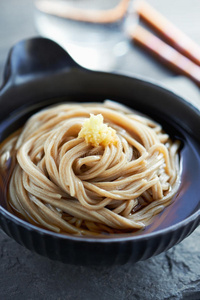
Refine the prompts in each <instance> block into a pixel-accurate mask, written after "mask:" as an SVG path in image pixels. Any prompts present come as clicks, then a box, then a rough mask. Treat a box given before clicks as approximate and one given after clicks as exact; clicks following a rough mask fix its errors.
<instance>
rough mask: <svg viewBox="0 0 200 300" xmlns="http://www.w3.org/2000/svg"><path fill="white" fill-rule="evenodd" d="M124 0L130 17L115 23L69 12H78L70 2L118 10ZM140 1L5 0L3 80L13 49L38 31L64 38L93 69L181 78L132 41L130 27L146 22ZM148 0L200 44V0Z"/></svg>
mask: <svg viewBox="0 0 200 300" xmlns="http://www.w3.org/2000/svg"><path fill="white" fill-rule="evenodd" d="M120 2H123V3H122V4H123V5H124V7H121V8H120V9H121V11H123V9H124V10H125V13H124V17H122V18H121V19H120V20H117V21H114V22H112V23H110V24H109V23H99V24H95V23H92V22H80V21H77V20H69V15H70V14H71V15H72V16H73V13H74V12H73V10H71V8H70V9H69V7H75V8H76V9H78V10H80V9H83V10H87V9H92V10H93V11H95V13H96V11H97V10H103V11H106V10H108V11H109V10H112V9H113V8H116V7H117V6H118V5H119V3H120ZM135 2H136V1H126V0H125V1H123V0H122V1H120V0H110V1H104V0H101V1H99V0H93V1H91V0H73V1H72V0H71V1H69V0H65V1H58V0H54V1H53V0H49V1H43V0H38V1H33V0H9V1H6V0H1V1H0V81H2V73H3V66H4V64H5V61H6V57H7V55H8V51H9V49H10V48H11V47H12V46H13V45H14V44H15V43H17V42H18V41H20V40H22V39H25V38H29V37H33V36H37V35H42V36H46V37H49V38H51V39H54V40H55V41H57V42H59V43H60V44H61V45H62V46H63V47H64V48H66V49H67V50H68V52H69V53H70V54H71V55H72V56H73V58H74V59H76V60H77V61H78V62H79V63H80V64H81V65H83V66H85V67H87V68H90V69H94V70H95V69H96V70H105V71H111V72H118V73H124V74H129V75H132V76H142V77H145V78H147V79H148V78H150V79H153V80H156V81H159V82H165V80H168V79H172V78H176V77H177V75H178V74H177V72H174V71H171V69H169V68H168V67H167V66H166V65H163V64H162V63H160V62H159V61H158V59H156V58H155V57H152V55H150V54H149V53H147V51H145V50H144V49H143V48H141V47H138V45H136V44H135V43H134V42H133V41H132V40H131V38H130V36H129V34H128V30H127V28H129V29H130V28H132V29H134V27H136V26H137V24H138V23H141V21H140V20H139V18H138V16H137V15H136V14H135V12H134V3H135ZM147 2H148V3H149V4H150V5H151V6H152V7H153V8H155V9H156V10H157V11H159V12H160V13H161V14H162V15H164V16H165V17H166V18H167V19H168V20H169V21H171V22H172V23H173V24H174V25H176V26H177V27H178V28H179V29H180V30H181V31H183V32H184V33H185V34H186V35H188V36H189V37H190V38H191V39H192V40H193V41H195V42H196V43H197V44H199V45H200V32H199V27H200V1H199V0H176V1H173V0H163V1H159V0H147ZM60 3H64V5H65V6H63V7H62V6H60ZM127 3H128V7H127V9H126V5H127ZM52 4H53V5H52ZM55 4H56V6H55ZM123 5H122V6H123ZM66 6H67V8H66ZM120 9H119V10H120ZM44 11H45V12H44ZM49 12H50V14H49ZM63 12H64V15H65V16H66V14H67V16H66V18H60V17H58V16H55V14H63ZM66 12H67V13H66ZM76 12H77V11H76ZM53 14H54V15H53ZM97 17H98V16H97ZM89 18H90V16H89ZM99 18H101V16H100V17H99ZM100 21H101V20H100Z"/></svg>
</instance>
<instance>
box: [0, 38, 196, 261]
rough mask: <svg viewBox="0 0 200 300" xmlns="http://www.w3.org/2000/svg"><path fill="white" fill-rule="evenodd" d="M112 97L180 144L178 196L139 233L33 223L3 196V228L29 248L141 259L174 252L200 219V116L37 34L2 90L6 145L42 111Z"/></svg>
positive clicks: (58, 255)
mask: <svg viewBox="0 0 200 300" xmlns="http://www.w3.org/2000/svg"><path fill="white" fill-rule="evenodd" d="M104 99H111V100H115V101H118V102H121V103H123V104H125V105H127V106H129V107H131V108H133V109H135V110H138V111H140V112H142V113H145V114H147V115H148V116H150V117H152V118H153V119H155V120H156V121H158V122H160V123H161V124H162V126H163V127H164V129H165V130H166V131H167V132H168V133H169V134H170V135H171V136H172V137H174V138H178V139H180V140H181V141H182V149H181V162H182V168H183V172H182V173H183V175H182V180H181V187H180V189H179V193H178V195H177V196H176V199H174V201H173V203H172V204H171V205H170V206H169V207H167V208H166V209H165V210H164V212H163V213H161V214H159V215H158V216H156V217H155V218H154V221H153V222H152V224H151V225H149V226H147V228H146V229H145V230H143V231H141V232H138V233H137V234H134V235H133V234H124V235H119V236H117V235H114V236H107V237H98V238H91V237H84V236H82V237H81V236H80V237H77V236H70V235H62V234H56V233H52V232H49V231H47V230H43V229H40V228H37V227H35V226H33V225H30V224H28V223H27V222H25V221H22V220H20V219H18V218H17V217H16V216H14V215H12V214H10V213H9V212H8V211H7V209H6V201H5V192H3V191H1V193H0V225H1V228H2V229H3V230H4V231H5V232H6V233H7V234H8V235H9V236H11V237H13V238H14V239H15V240H16V241H17V242H18V243H20V244H21V245H24V246H25V247H27V248H28V249H30V250H33V251H35V252H37V253H39V254H42V255H44V256H47V257H49V258H51V259H55V260H60V261H62V262H65V263H71V264H81V265H90V264H96V265H112V264H124V263H126V262H128V261H132V262H136V261H138V260H144V259H147V258H149V257H151V256H153V255H156V254H159V253H161V252H162V251H165V250H167V249H169V248H170V247H172V246H174V245H175V244H177V243H179V242H180V241H182V240H183V239H184V238H185V237H187V236H188V235H189V234H190V233H191V232H192V231H193V230H194V229H195V228H196V227H197V226H198V225H199V223H200V188H199V183H198V181H199V178H200V113H199V111H198V110H197V109H196V108H195V107H193V106H192V105H191V104H189V103H188V102H186V101H185V100H183V99H181V98H180V97H178V96H177V95H175V94H173V93H171V92H170V91H168V90H166V89H164V88H162V87H160V86H157V85H155V84H153V83H151V82H147V81H145V80H141V79H138V78H131V77H126V76H121V75H116V74H109V73H102V72H93V71H88V70H86V69H83V68H81V67H80V66H79V65H77V64H76V63H75V62H74V61H73V60H72V59H71V57H70V56H69V55H68V54H67V53H66V52H65V51H64V50H63V49H62V48H60V47H59V46H58V45H57V44H55V43H54V42H52V41H50V40H48V39H43V38H35V39H30V40H26V41H22V42H20V43H18V44H17V45H16V46H15V47H14V48H12V49H11V51H10V54H9V56H8V60H7V63H6V66H5V72H4V83H3V85H2V87H1V90H0V107H1V109H0V142H1V141H2V140H4V139H5V138H6V137H7V136H8V135H9V134H11V133H12V132H14V131H15V130H16V129H17V128H19V127H21V126H22V125H23V124H24V122H25V120H26V119H27V118H28V117H29V116H30V115H31V114H33V113H34V112H36V111H38V110H39V109H40V108H43V107H46V106H48V105H51V104H55V103H60V102H65V101H67V102H68V101H70V102H90V101H91V102H98V101H103V100H104Z"/></svg>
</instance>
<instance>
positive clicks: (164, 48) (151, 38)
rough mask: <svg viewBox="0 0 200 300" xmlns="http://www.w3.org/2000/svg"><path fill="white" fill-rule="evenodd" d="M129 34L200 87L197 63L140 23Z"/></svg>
mask: <svg viewBox="0 0 200 300" xmlns="http://www.w3.org/2000/svg"><path fill="white" fill-rule="evenodd" d="M129 34H130V37H131V38H132V39H133V40H134V42H135V43H137V44H139V45H140V46H142V47H143V48H144V49H146V50H148V52H150V53H151V54H153V55H154V56H155V57H156V58H158V59H159V60H161V61H162V62H164V63H165V64H166V65H167V66H169V67H171V68H172V69H173V70H175V71H176V72H178V73H180V74H183V75H185V76H187V77H189V78H190V79H192V80H193V81H194V82H195V83H196V84H197V85H198V86H199V87H200V67H199V66H198V65H197V64H195V63H194V62H192V61H191V60H190V59H188V58H187V57H185V56H184V55H182V54H180V53H179V52H178V51H176V50H175V49H174V48H172V47H171V46H169V45H168V44H166V43H165V42H163V41H162V40H161V39H159V38H158V37H156V36H155V35H153V34H152V33H150V32H149V31H147V30H146V29H144V28H142V27H141V26H140V25H138V26H136V28H135V29H134V30H132V31H131V32H130V33H129Z"/></svg>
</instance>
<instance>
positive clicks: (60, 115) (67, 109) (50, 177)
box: [1, 100, 180, 235]
mask: <svg viewBox="0 0 200 300" xmlns="http://www.w3.org/2000/svg"><path fill="white" fill-rule="evenodd" d="M90 114H94V115H97V114H101V115H102V116H103V118H104V122H105V123H106V124H108V125H109V126H110V127H112V128H113V129H115V130H116V133H117V144H116V145H114V144H110V145H108V146H105V147H103V146H101V145H99V146H97V147H93V146H92V145H90V144H87V143H86V141H85V140H84V139H83V138H79V137H78V134H79V132H80V130H81V127H82V125H83V122H84V120H85V119H86V118H89V117H90ZM178 148H179V142H177V141H175V142H174V141H172V140H171V139H170V138H169V136H168V134H166V133H165V132H163V130H162V127H161V126H160V125H159V124H157V123H156V122H154V121H152V120H151V119H149V118H147V117H146V116H143V115H139V114H137V113H135V112H134V111H132V110H130V109H128V108H126V107H125V106H122V105H120V104H118V103H116V102H112V101H109V100H107V101H105V102H104V103H98V104H95V103H85V104H71V103H69V104H60V105H57V106H54V107H49V108H47V109H44V110H41V111H40V112H38V113H36V114H35V115H33V116H32V117H31V118H30V119H29V120H28V121H27V123H26V124H25V126H24V128H23V130H22V131H21V132H20V133H18V134H17V135H16V136H15V137H14V138H12V139H10V140H8V142H7V143H4V145H3V146H2V149H1V165H3V164H5V162H6V160H7V159H8V158H9V155H10V156H14V157H16V162H15V164H14V168H13V172H12V176H11V178H10V182H9V189H8V203H9V205H10V207H11V208H12V210H13V211H14V212H15V213H16V214H17V215H20V216H21V217H22V218H23V219H25V220H27V221H29V222H31V223H32V224H35V225H37V226H40V227H42V228H45V229H48V230H51V231H54V232H61V233H70V234H76V235H77V234H78V235H82V234H85V235H96V234H103V233H104V234H105V233H124V232H134V231H136V230H139V229H142V228H144V227H145V226H146V225H148V224H149V223H150V222H151V221H152V219H153V217H154V216H155V215H157V214H158V213H160V212H161V211H162V210H163V209H164V208H165V207H166V206H167V205H169V204H170V203H171V201H172V198H173V196H174V195H175V194H176V192H177V190H178V187H179V182H180V179H179V178H180V167H179V156H178ZM8 154H9V155H8Z"/></svg>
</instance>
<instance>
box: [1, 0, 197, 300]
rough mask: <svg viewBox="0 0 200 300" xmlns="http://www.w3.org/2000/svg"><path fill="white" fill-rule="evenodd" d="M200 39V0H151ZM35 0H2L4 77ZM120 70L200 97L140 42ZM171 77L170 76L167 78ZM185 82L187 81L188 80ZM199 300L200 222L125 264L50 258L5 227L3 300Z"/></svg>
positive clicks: (30, 24)
mask: <svg viewBox="0 0 200 300" xmlns="http://www.w3.org/2000/svg"><path fill="white" fill-rule="evenodd" d="M149 2H150V3H152V4H153V5H154V6H155V7H156V8H158V9H159V10H160V11H161V12H162V13H165V15H166V16H167V17H168V18H170V19H171V20H172V21H173V22H174V23H176V24H177V25H178V26H179V27H180V28H181V29H182V30H184V31H185V32H186V33H187V34H189V35H190V36H191V37H192V38H193V39H194V40H196V42H198V43H200V35H199V22H200V21H199V11H200V2H199V0H177V1H173V0H168V1H159V0H149ZM36 34H37V33H36V31H35V28H34V10H33V1H32V0H9V1H6V0H1V1H0V81H1V80H2V73H3V65H4V64H5V59H6V56H7V53H8V50H9V48H10V47H11V46H12V45H13V44H14V43H16V42H17V41H19V40H21V39H23V38H27V37H31V36H34V35H36ZM116 71H117V72H119V73H123V72H125V73H127V72H128V73H129V74H137V75H141V76H146V77H150V78H153V79H155V80H160V81H161V82H162V83H164V80H165V84H167V85H168V86H169V87H171V88H172V85H173V88H174V89H175V90H176V91H177V92H180V94H182V95H183V94H184V95H187V98H191V99H192V101H194V103H198V102H199V103H200V101H199V100H200V96H199V91H198V90H197V89H196V88H195V87H194V86H193V84H190V90H188V89H187V91H186V85H187V83H186V82H184V83H183V81H182V80H181V82H180V80H179V78H176V80H175V81H174V80H172V78H173V77H174V74H173V73H171V72H170V71H168V70H167V69H166V68H165V67H163V66H161V65H160V64H159V63H157V62H155V61H154V60H153V59H151V58H150V57H149V56H148V55H146V54H144V53H143V52H142V51H140V50H139V49H137V48H134V47H132V49H131V51H130V52H129V53H128V54H127V56H126V57H124V58H123V60H121V61H119V63H118V69H116ZM166 79H167V81H166ZM183 85H184V86H183ZM1 299H2V300H12V299H15V300H18V299H19V300H27V299H28V300H35V299H38V300H40V299H41V300H43V299H48V300H62V299H67V300H71V299H73V300H74V299H76V300H82V299H83V300H85V299H86V300H90V299H95V300H98V299H99V300H107V299H111V300H125V299H128V300H129V299H130V300H134V299H136V300H151V299H152V300H154V299H155V300H156V299H158V300H162V299H170V300H171V299H172V300H179V299H183V300H199V299H200V227H199V228H197V229H196V231H195V232H193V233H192V234H191V235H190V236H189V237H188V238H186V239H185V240H184V241H182V242H181V243H180V244H179V245H176V246H175V247H173V248H172V249H170V250H168V251H167V252H165V253H162V254H160V255H158V256H156V257H153V258H150V259H149V260H147V261H142V262H138V263H136V264H126V265H124V266H114V267H110V268H104V267H79V266H71V265H64V264H62V263H59V262H55V261H50V260H49V259H47V258H45V257H41V256H39V255H37V254H35V253H32V252H30V251H29V250H27V249H25V248H24V247H22V246H20V245H18V244H17V243H16V242H15V241H13V240H12V239H10V238H9V237H7V236H6V235H5V234H4V233H3V232H2V231H0V300H1Z"/></svg>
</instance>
